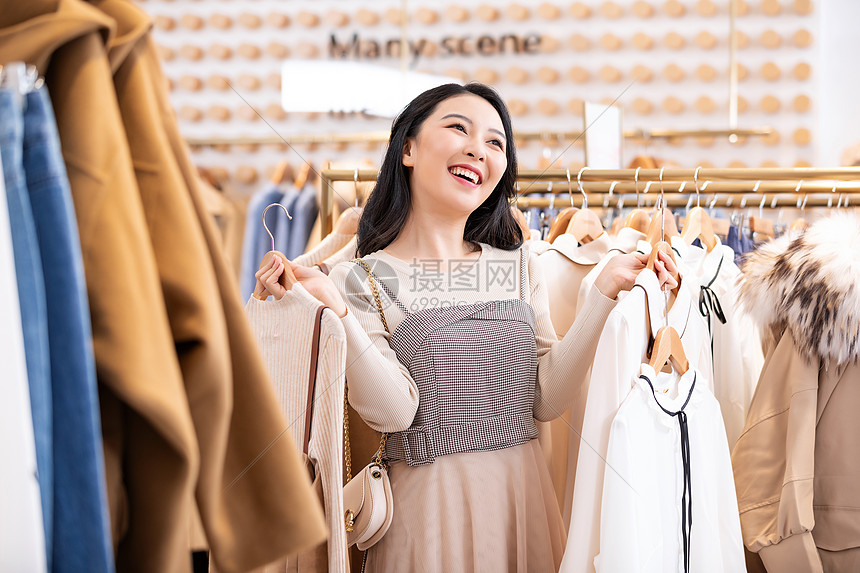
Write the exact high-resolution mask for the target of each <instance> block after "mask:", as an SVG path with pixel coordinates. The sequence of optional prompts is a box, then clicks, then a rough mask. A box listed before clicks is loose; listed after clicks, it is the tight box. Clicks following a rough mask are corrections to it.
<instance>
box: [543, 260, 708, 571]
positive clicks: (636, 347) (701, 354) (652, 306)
mask: <svg viewBox="0 0 860 573" xmlns="http://www.w3.org/2000/svg"><path fill="white" fill-rule="evenodd" d="M665 304H666V303H665V298H664V293H663V292H662V291H661V290H660V285H659V283H658V281H657V275H656V274H655V273H654V272H653V271H651V270H648V269H643V270H642V272H640V273H639V275H638V276H637V277H636V283H635V286H634V287H633V289H632V290H631V291H630V292H629V293H628V294H627V296H625V297H624V299H623V300H621V301H620V302H619V303H618V304H617V305H616V306H615V308H614V309H613V310H612V312H610V313H609V316H608V317H607V319H606V324H605V326H604V328H603V332H602V333H601V335H600V340H599V341H598V343H597V350H596V352H595V357H594V364H593V365H592V371H591V379H590V381H589V385H588V398H587V401H586V404H585V416H584V418H583V425H582V437H581V439H582V443H581V444H580V447H579V458H578V460H577V464H576V479H575V480H574V485H573V507H572V510H571V519H570V525H569V527H568V536H567V548H566V550H565V554H564V560H563V561H562V565H561V569H560V571H562V572H564V573H585V572H591V571H594V565H593V562H594V557H595V556H596V555H597V554H598V552H599V551H600V544H599V534H600V500H601V496H602V491H603V479H604V470H605V467H606V464H605V461H604V460H605V458H606V452H607V448H608V446H609V429H610V425H611V424H612V420H613V418H615V414H616V413H617V412H618V408H619V406H621V403H622V402H623V401H624V399H625V398H626V397H627V394H628V393H629V392H630V389H631V386H632V384H631V381H633V380H634V379H635V378H636V376H638V374H639V367H640V365H641V364H642V362H645V361H646V360H647V357H646V353H647V350H648V342H649V333H648V328H649V320H650V330H651V333H650V336H654V335H655V334H656V333H657V331H658V330H659V329H660V327H662V326H664V325H665V324H666V323H667V321H668V324H669V325H670V326H673V327H674V328H675V330H677V331H678V334H679V335H680V336H681V341H682V343H683V345H684V350H685V351H686V354H687V358H688V359H689V361H690V368H695V369H697V370H699V371H701V372H711V368H712V367H711V341H710V337H709V335H708V326H707V324H706V323H705V320H704V318H702V315H701V314H699V312H698V309H697V308H696V307H695V306H694V304H695V303H694V301H693V298H692V296H691V295H690V290H689V289H688V288H685V287H684V285H683V281H682V283H681V288H679V289H678V295H677V297H676V299H675V302H674V303H673V304H672V305H671V308H669V311H668V318H665V317H666V315H665V314H664V309H665ZM707 386H708V390H709V391H713V388H712V386H711V383H710V380H708V384H707Z"/></svg>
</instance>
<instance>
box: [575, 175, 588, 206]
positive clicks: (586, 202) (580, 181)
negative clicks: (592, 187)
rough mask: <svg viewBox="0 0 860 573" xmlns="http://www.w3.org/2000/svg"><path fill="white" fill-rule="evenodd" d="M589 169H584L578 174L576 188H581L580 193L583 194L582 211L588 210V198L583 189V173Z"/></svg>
mask: <svg viewBox="0 0 860 573" xmlns="http://www.w3.org/2000/svg"><path fill="white" fill-rule="evenodd" d="M586 169H588V167H583V168H582V169H580V170H579V173H577V174H576V186H577V187H579V192H580V193H581V194H582V209H588V197H587V196H586V194H585V190H584V189H583V188H582V172H583V171H585V170H586Z"/></svg>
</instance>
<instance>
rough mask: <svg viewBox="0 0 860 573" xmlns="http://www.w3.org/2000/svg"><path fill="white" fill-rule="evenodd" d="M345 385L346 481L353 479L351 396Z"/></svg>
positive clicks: (344, 455)
mask: <svg viewBox="0 0 860 573" xmlns="http://www.w3.org/2000/svg"><path fill="white" fill-rule="evenodd" d="M347 392H348V390H347V388H346V385H344V387H343V464H344V465H345V466H346V483H349V482H350V481H352V447H351V446H350V444H349V396H347Z"/></svg>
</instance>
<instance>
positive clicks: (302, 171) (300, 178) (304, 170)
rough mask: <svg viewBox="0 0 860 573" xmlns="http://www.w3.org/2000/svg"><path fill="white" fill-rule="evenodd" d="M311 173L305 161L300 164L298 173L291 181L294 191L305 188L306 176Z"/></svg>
mask: <svg viewBox="0 0 860 573" xmlns="http://www.w3.org/2000/svg"><path fill="white" fill-rule="evenodd" d="M310 172H311V164H310V163H308V162H307V161H305V162H304V163H302V166H301V167H299V172H298V174H296V178H295V180H294V181H293V185H295V186H296V189H301V188H302V187H304V186H305V183H307V182H308V176H309V175H310Z"/></svg>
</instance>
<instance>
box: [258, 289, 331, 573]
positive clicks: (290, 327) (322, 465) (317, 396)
mask: <svg viewBox="0 0 860 573" xmlns="http://www.w3.org/2000/svg"><path fill="white" fill-rule="evenodd" d="M320 304H321V303H320V301H318V300H317V299H316V298H314V297H313V296H312V295H311V294H310V293H308V291H307V290H305V288H304V287H303V286H302V285H301V284H296V285H293V287H292V288H291V289H290V290H289V291H288V292H287V294H286V295H284V297H283V298H281V300H274V299H271V298H270V299H269V300H265V301H262V300H259V299H256V298H254V297H251V298H250V299H249V300H248V303H247V304H246V305H245V311H246V312H247V314H248V318H249V320H250V322H251V326H252V328H253V330H254V333H255V334H256V336H257V340H258V341H259V343H260V348H261V350H262V351H263V356H264V358H265V361H266V366H267V367H268V369H269V374H270V376H271V379H272V383H273V384H274V386H275V393H276V394H277V397H278V399H279V400H280V403H281V408H282V409H283V412H284V416H285V417H286V419H287V423H288V424H289V430H290V433H291V434H292V435H293V437H294V441H295V443H296V446H297V448H298V450H299V453H301V449H302V444H303V436H304V431H305V412H306V405H307V396H308V377H309V373H310V370H309V368H310V363H311V344H312V335H313V327H314V318H315V315H316V311H317V308H319V306H320ZM345 361H346V335H345V333H344V329H343V326H342V325H341V321H340V319H338V318H337V316H336V315H335V314H334V312H331V311H324V312H323V315H322V324H321V328H320V345H319V363H318V369H317V376H316V385H315V392H314V407H313V418H312V421H311V435H310V443H309V445H308V457H309V458H310V459H311V460H312V461H313V463H314V467H315V469H316V472H317V475H319V476H320V477H321V479H322V486H323V495H324V503H325V508H324V509H325V516H326V525H327V526H328V529H329V541H328V555H329V571H330V572H333V573H342V572H343V573H345V572H346V571H347V570H348V568H347V563H346V555H347V552H346V549H347V547H346V532H345V530H344V527H343V489H342V487H341V483H342V472H343V438H342V435H343V391H344V367H345Z"/></svg>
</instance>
